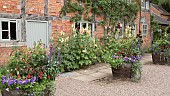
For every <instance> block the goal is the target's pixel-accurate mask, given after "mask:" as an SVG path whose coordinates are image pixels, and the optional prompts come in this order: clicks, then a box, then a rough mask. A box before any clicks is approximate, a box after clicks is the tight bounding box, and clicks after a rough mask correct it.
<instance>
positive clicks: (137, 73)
mask: <svg viewBox="0 0 170 96" xmlns="http://www.w3.org/2000/svg"><path fill="white" fill-rule="evenodd" d="M139 49H140V48H139V47H138V40H137V39H136V38H127V39H119V40H115V41H114V46H113V47H112V51H110V52H111V53H109V52H108V53H106V54H105V55H104V57H105V58H104V60H105V62H106V63H109V64H110V66H111V68H112V74H113V76H114V77H115V76H123V77H128V78H133V79H135V80H140V77H141V70H140V68H141V63H140V59H141V57H142V56H141V52H140V51H139Z"/></svg>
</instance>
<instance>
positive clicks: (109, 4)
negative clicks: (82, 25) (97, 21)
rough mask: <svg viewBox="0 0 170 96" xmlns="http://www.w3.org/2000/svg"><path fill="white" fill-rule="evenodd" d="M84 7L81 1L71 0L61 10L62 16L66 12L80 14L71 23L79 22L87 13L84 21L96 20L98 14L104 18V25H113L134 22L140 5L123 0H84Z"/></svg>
mask: <svg viewBox="0 0 170 96" xmlns="http://www.w3.org/2000/svg"><path fill="white" fill-rule="evenodd" d="M82 2H83V3H82V4H83V6H80V5H79V1H78V0H77V1H75V2H73V1H72V0H69V1H68V2H67V4H66V5H65V6H64V7H63V8H62V9H61V11H60V15H62V16H63V13H64V12H65V11H66V12H67V13H76V14H77V13H79V15H81V16H77V15H75V16H73V17H71V18H72V19H71V21H74V22H77V21H79V20H81V19H82V18H80V17H82V13H85V16H84V18H83V19H84V20H90V21H92V20H94V18H95V15H96V14H98V15H100V16H101V17H102V16H103V17H104V18H103V21H102V22H104V23H102V24H104V25H106V24H107V25H109V26H110V25H113V26H115V23H116V22H117V21H118V20H124V21H127V22H128V21H132V20H133V19H134V16H135V14H136V13H137V11H138V9H139V8H138V5H137V4H135V3H130V4H128V3H126V2H124V1H123V0H121V1H120V0H96V1H93V0H83V1H82ZM90 12H92V13H93V14H92V17H89V16H88V14H89V13H90Z"/></svg>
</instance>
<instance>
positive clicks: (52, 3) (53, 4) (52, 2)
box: [48, 0, 63, 16]
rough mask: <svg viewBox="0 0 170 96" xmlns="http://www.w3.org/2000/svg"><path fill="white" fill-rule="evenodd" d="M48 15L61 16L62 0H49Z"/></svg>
mask: <svg viewBox="0 0 170 96" xmlns="http://www.w3.org/2000/svg"><path fill="white" fill-rule="evenodd" d="M48 2H49V3H48V15H52V16H59V10H61V8H62V5H63V1H62V0H48Z"/></svg>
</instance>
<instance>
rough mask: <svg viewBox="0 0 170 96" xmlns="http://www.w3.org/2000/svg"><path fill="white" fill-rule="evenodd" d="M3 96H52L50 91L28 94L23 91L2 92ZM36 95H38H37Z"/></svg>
mask: <svg viewBox="0 0 170 96" xmlns="http://www.w3.org/2000/svg"><path fill="white" fill-rule="evenodd" d="M1 94H2V96H51V95H50V91H49V90H44V91H42V92H37V93H36V92H26V91H22V90H9V91H7V90H1ZM35 94H36V95H35Z"/></svg>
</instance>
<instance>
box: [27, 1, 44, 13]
mask: <svg viewBox="0 0 170 96" xmlns="http://www.w3.org/2000/svg"><path fill="white" fill-rule="evenodd" d="M26 14H38V15H40V16H42V15H43V14H44V0H26Z"/></svg>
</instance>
